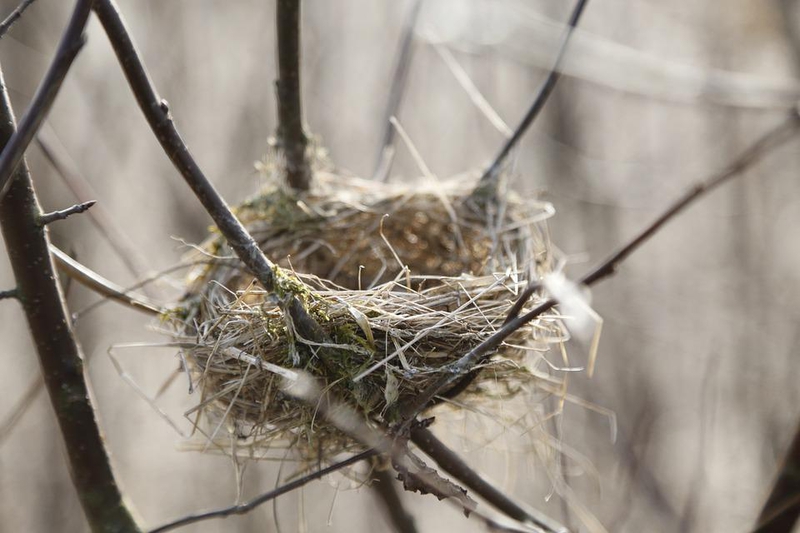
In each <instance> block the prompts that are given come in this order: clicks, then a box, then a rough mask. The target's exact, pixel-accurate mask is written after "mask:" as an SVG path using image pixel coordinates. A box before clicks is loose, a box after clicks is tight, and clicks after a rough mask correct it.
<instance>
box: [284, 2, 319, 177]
mask: <svg viewBox="0 0 800 533" xmlns="http://www.w3.org/2000/svg"><path fill="white" fill-rule="evenodd" d="M276 25H277V30H278V32H277V33H278V79H277V81H276V82H275V88H276V92H277V96H278V132H277V137H278V145H279V146H280V147H281V148H282V149H283V153H284V155H285V156H286V181H287V183H288V184H289V186H290V187H291V188H292V189H295V190H297V191H307V190H308V189H309V188H310V187H311V179H312V173H311V165H310V164H309V162H308V154H307V153H306V151H307V148H308V137H307V136H306V133H305V131H304V130H303V111H302V93H301V92H300V0H277V3H276Z"/></svg>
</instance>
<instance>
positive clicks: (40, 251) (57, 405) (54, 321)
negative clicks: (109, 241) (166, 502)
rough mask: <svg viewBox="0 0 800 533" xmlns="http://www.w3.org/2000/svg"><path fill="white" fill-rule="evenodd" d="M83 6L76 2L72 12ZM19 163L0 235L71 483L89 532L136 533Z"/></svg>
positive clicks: (4, 135) (3, 202) (6, 122)
mask: <svg viewBox="0 0 800 533" xmlns="http://www.w3.org/2000/svg"><path fill="white" fill-rule="evenodd" d="M90 4H91V3H90V2H89V5H90ZM82 5H83V2H79V3H78V8H80V7H81V6H82ZM74 19H75V17H73V20H74ZM84 21H85V20H84ZM76 26H79V28H78V30H81V29H82V27H83V26H82V24H77V25H76ZM14 130H15V121H14V114H13V111H12V109H11V103H10V101H9V98H8V93H7V91H6V87H5V82H4V81H3V79H2V73H1V72H0V144H2V145H4V146H5V147H6V149H7V148H8V142H9V141H10V140H11V139H12V138H13V137H14ZM4 153H5V151H4ZM20 162H21V164H20V165H18V166H17V167H16V170H15V172H14V178H13V179H9V180H8V181H7V183H8V185H9V187H8V191H7V194H6V195H5V196H4V197H3V198H2V199H0V229H2V233H3V239H4V240H5V243H6V248H7V250H8V256H9V260H10V262H11V267H12V270H13V271H14V277H15V278H16V281H17V286H18V290H19V300H20V302H21V303H22V308H23V311H24V312H25V316H26V318H27V321H28V327H29V329H30V332H31V337H32V339H33V342H34V343H35V346H36V351H37V354H38V356H39V364H40V366H41V370H42V375H43V377H44V382H45V385H46V386H47V390H48V392H49V394H50V402H51V403H52V405H53V409H54V411H55V414H56V418H57V420H58V424H59V427H60V429H61V436H62V437H63V439H64V444H65V445H66V451H67V453H66V457H67V460H68V462H69V466H70V474H71V475H72V482H73V484H74V485H75V489H76V491H77V493H78V497H79V499H80V502H81V505H82V506H83V510H84V513H85V514H86V518H87V520H88V522H89V525H90V527H91V529H92V530H93V531H97V532H100V531H115V532H120V533H123V532H126V533H127V532H138V531H139V528H138V527H137V525H136V522H135V521H134V520H133V517H132V516H131V514H130V512H129V511H128V509H127V507H126V506H125V503H124V502H123V499H122V495H121V493H120V490H119V487H118V486H117V483H116V481H115V479H114V474H113V472H112V470H111V463H110V460H109V457H108V454H107V453H106V449H105V444H104V442H103V438H102V436H101V434H100V429H99V427H98V424H97V419H96V418H95V412H94V409H93V408H92V404H91V401H90V397H91V395H90V393H89V387H88V384H87V382H86V380H85V376H84V372H83V358H82V356H81V349H80V346H79V345H78V341H77V339H76V338H75V335H74V332H73V330H72V326H71V324H70V322H69V319H68V316H67V309H66V305H65V303H64V299H63V294H62V292H61V288H60V286H59V285H58V283H57V281H56V276H55V272H54V271H53V263H52V261H51V258H50V252H49V250H48V244H49V243H48V236H47V231H46V229H45V228H44V227H42V226H41V225H40V224H39V217H40V216H41V209H40V207H39V203H38V200H37V198H36V193H35V192H34V189H33V183H32V181H31V176H30V173H29V172H28V168H27V165H26V164H25V162H24V158H22V157H21V158H20Z"/></svg>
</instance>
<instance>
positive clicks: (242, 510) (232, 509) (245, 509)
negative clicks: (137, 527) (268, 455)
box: [150, 450, 378, 533]
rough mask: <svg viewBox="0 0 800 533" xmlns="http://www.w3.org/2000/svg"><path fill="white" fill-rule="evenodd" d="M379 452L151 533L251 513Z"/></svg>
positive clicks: (356, 457) (189, 516)
mask: <svg viewBox="0 0 800 533" xmlns="http://www.w3.org/2000/svg"><path fill="white" fill-rule="evenodd" d="M377 454H378V452H376V451H374V450H366V451H363V452H361V453H359V454H357V455H354V456H352V457H350V458H348V459H345V460H343V461H339V462H338V463H334V464H332V465H331V466H328V467H326V468H321V469H320V470H317V471H316V472H314V473H312V474H308V475H307V476H303V477H301V478H298V479H296V480H294V481H292V482H290V483H287V484H285V485H282V486H280V487H278V488H277V489H275V490H271V491H269V492H267V493H264V494H262V495H261V496H258V497H256V498H253V499H252V500H250V501H248V502H246V503H241V504H239V505H231V506H229V507H223V508H221V509H216V510H214V511H206V512H204V513H198V514H193V515H188V516H184V517H181V518H179V519H177V520H173V521H172V522H169V523H168V524H164V525H163V526H160V527H157V528H155V529H153V530H151V531H150V533H164V532H165V531H172V530H173V529H177V528H179V527H183V526H188V525H189V524H194V523H196V522H201V521H203V520H210V519H212V518H225V517H228V516H231V515H242V514H246V513H249V512H250V511H252V510H253V509H255V508H256V507H258V506H259V505H262V504H264V503H267V502H269V501H272V500H274V499H275V498H277V497H278V496H282V495H284V494H286V493H288V492H292V491H293V490H297V489H299V488H300V487H302V486H303V485H307V484H308V483H310V482H312V481H314V480H317V479H320V478H322V477H325V476H327V475H328V474H331V473H333V472H336V471H337V470H341V469H342V468H346V467H348V466H351V465H354V464H356V463H358V462H360V461H363V460H365V459H369V458H370V457H374V456H375V455H377Z"/></svg>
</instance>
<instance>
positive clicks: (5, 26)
mask: <svg viewBox="0 0 800 533" xmlns="http://www.w3.org/2000/svg"><path fill="white" fill-rule="evenodd" d="M35 1H36V0H22V2H21V3H20V4H19V5H18V6H17V7H15V8H14V11H12V12H11V13H9V14H8V16H7V17H6V18H5V19H4V20H3V22H0V39H2V38H3V37H4V36H5V34H6V33H8V30H10V29H11V26H13V25H14V24H16V22H17V21H18V20H19V19H20V17H22V14H23V13H25V10H26V9H28V8H29V7H30V5H31V4H32V3H34V2H35Z"/></svg>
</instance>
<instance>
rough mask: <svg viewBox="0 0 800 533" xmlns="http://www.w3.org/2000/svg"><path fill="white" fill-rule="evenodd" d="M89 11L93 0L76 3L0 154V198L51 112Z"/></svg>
mask: <svg viewBox="0 0 800 533" xmlns="http://www.w3.org/2000/svg"><path fill="white" fill-rule="evenodd" d="M91 8H92V0H78V1H77V2H76V3H75V9H73V11H72V17H71V18H70V20H69V23H68V24H67V28H66V29H65V30H64V34H63V35H62V37H61V41H60V42H59V43H58V49H57V50H56V55H55V57H54V58H53V61H52V63H50V67H49V68H48V69H47V73H45V75H44V78H43V79H42V81H41V83H40V84H39V87H38V88H37V89H36V94H35V95H34V96H33V101H31V104H30V106H28V109H27V110H26V111H25V114H24V115H23V116H22V120H20V122H19V128H18V129H17V130H16V132H14V136H13V137H11V139H10V140H9V141H8V143H6V145H5V148H4V149H3V153H2V155H0V199H2V198H3V196H5V195H6V193H7V192H8V189H9V187H10V186H11V179H12V177H13V176H14V175H15V174H14V170H15V169H16V168H17V166H19V163H20V161H22V157H23V156H24V155H25V150H26V149H27V148H28V145H29V144H30V143H31V141H32V140H33V137H34V136H35V135H36V132H37V131H39V127H40V126H41V124H42V121H43V120H44V119H45V117H46V116H47V113H48V112H49V111H50V107H52V105H53V102H54V101H55V99H56V95H57V94H58V91H59V90H60V89H61V84H62V83H63V81H64V78H65V77H66V76H67V72H69V69H70V67H71V66H72V62H73V61H74V60H75V57H76V56H77V55H78V52H79V51H80V49H81V48H82V47H83V44H84V42H85V39H84V36H83V29H84V28H85V27H86V21H87V20H88V18H89V13H90V12H91Z"/></svg>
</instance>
